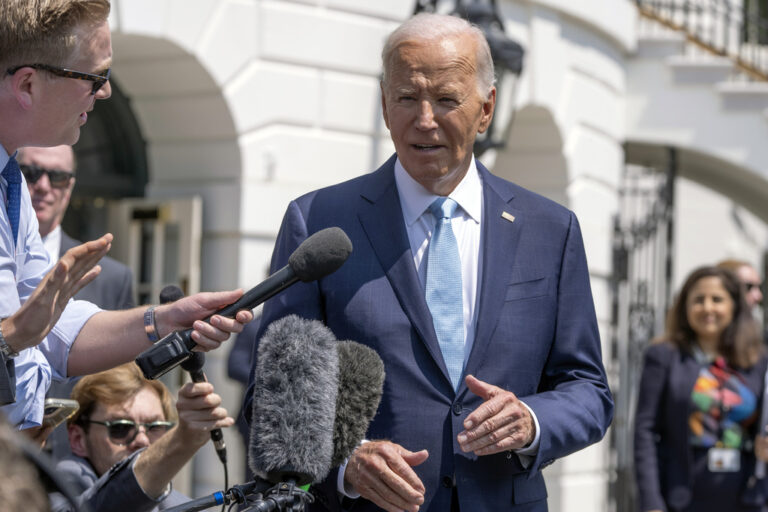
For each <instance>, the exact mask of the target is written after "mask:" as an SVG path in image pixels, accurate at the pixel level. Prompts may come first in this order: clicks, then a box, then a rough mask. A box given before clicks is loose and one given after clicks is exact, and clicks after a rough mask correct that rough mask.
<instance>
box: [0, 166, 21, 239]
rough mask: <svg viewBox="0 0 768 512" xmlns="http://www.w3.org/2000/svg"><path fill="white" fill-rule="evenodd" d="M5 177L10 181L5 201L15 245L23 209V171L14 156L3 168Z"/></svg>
mask: <svg viewBox="0 0 768 512" xmlns="http://www.w3.org/2000/svg"><path fill="white" fill-rule="evenodd" d="M2 174H3V178H5V180H6V181H7V182H8V194H7V198H8V199H7V201H6V203H5V210H6V211H7V212H8V220H9V221H10V222H11V230H12V231H13V245H14V246H15V245H16V241H17V240H18V237H19V211H20V209H21V171H20V170H19V164H18V163H17V162H16V159H15V158H14V157H11V158H10V159H8V163H7V164H5V169H3V173H2Z"/></svg>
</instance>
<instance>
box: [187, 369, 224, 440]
mask: <svg viewBox="0 0 768 512" xmlns="http://www.w3.org/2000/svg"><path fill="white" fill-rule="evenodd" d="M176 410H177V411H178V412H179V425H178V427H176V428H177V429H178V433H177V435H180V436H182V437H184V438H185V439H188V440H189V441H190V442H192V443H197V444H199V445H201V446H202V445H203V444H205V443H206V442H207V441H208V440H209V439H210V438H211V436H210V432H211V430H213V429H215V428H228V427H231V426H232V425H234V423H235V420H234V419H232V418H231V417H229V416H228V415H227V410H226V409H224V408H223V407H221V397H220V396H219V395H217V394H216V393H214V390H213V385H212V384H210V383H208V382H187V383H186V384H184V386H183V387H182V388H181V389H180V390H179V399H178V401H177V402H176Z"/></svg>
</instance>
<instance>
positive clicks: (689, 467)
mask: <svg viewBox="0 0 768 512" xmlns="http://www.w3.org/2000/svg"><path fill="white" fill-rule="evenodd" d="M765 369H766V358H765V356H764V355H763V349H762V341H761V339H760V335H759V330H758V327H757V324H756V323H755V321H754V320H753V318H752V315H751V313H750V311H749V309H748V307H747V305H746V302H745V299H744V294H743V292H742V289H741V285H740V284H739V281H738V280H737V278H736V276H734V275H733V274H732V273H731V272H729V271H728V270H724V269H720V268H717V267H702V268H699V269H697V270H695V271H694V272H693V273H691V275H690V276H689V277H688V279H687V280H686V281H685V284H684V285H683V287H682V289H681V290H680V294H679V296H678V297H677V300H676V301H675V304H674V305H673V306H672V308H671V310H670V311H669V314H668V317H667V328H666V333H665V336H664V337H662V338H661V339H660V340H659V342H657V343H654V344H652V345H651V346H650V347H649V348H648V350H647V351H646V353H645V360H644V367H643V373H642V377H641V380H640V393H639V397H638V402H637V414H636V417H635V473H636V475H635V476H636V480H637V487H638V493H639V499H640V510H642V511H643V512H648V511H662V510H663V511H670V512H672V511H675V512H682V511H685V512H700V511H701V512H705V511H712V512H715V511H716V512H726V511H727V512H741V511H751V510H760V507H759V506H758V507H755V506H751V505H746V504H743V502H742V499H741V497H742V494H743V493H744V491H745V489H746V487H747V481H748V480H749V477H750V476H751V475H752V472H753V468H754V463H755V443H754V440H755V438H756V435H757V423H758V422H757V421H756V420H757V417H758V405H759V402H760V400H761V398H760V397H761V391H762V388H763V377H764V374H765ZM758 444H759V446H760V449H759V451H760V454H761V458H763V459H765V458H766V457H765V456H764V455H765V454H764V452H765V449H764V447H765V443H764V442H760V443H758Z"/></svg>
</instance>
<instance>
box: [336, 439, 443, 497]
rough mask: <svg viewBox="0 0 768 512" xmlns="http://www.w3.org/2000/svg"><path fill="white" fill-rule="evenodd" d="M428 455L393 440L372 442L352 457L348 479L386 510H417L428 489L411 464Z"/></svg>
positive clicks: (345, 475)
mask: <svg viewBox="0 0 768 512" xmlns="http://www.w3.org/2000/svg"><path fill="white" fill-rule="evenodd" d="M427 457H429V453H427V450H421V451H419V452H411V451H408V450H406V449H405V448H403V447H402V446H400V445H397V444H394V443H391V442H389V441H371V442H368V443H365V444H363V445H361V446H360V447H358V448H357V449H356V450H355V451H354V453H353V454H352V456H351V457H350V459H349V462H348V463H347V469H346V472H345V473H344V482H345V484H347V485H349V486H351V487H352V488H354V490H355V491H357V492H358V493H359V494H360V496H362V497H363V498H365V499H368V500H370V501H372V502H373V503H375V504H376V505H378V506H379V507H381V508H383V509H384V510H387V511H389V512H399V511H403V510H406V511H409V512H416V511H417V510H419V506H420V505H421V504H423V503H424V492H425V489H424V484H422V483H421V480H420V479H419V477H418V476H416V473H415V472H414V471H413V469H411V467H412V466H418V465H419V464H421V463H422V462H424V461H425V460H427Z"/></svg>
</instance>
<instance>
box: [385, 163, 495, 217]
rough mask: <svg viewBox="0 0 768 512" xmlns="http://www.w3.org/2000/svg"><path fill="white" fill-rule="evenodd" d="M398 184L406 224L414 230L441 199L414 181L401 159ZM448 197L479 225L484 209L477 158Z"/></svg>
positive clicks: (396, 171)
mask: <svg viewBox="0 0 768 512" xmlns="http://www.w3.org/2000/svg"><path fill="white" fill-rule="evenodd" d="M395 184H396V185H397V191H398V193H399V194H400V203H401V205H402V208H403V218H404V219H405V224H406V225H407V226H412V225H413V223H414V222H416V221H417V220H418V219H419V217H421V216H422V215H423V214H424V212H425V211H427V209H428V208H429V205H430V204H432V201H434V200H435V199H437V197H438V196H436V195H435V194H433V193H431V192H429V191H428V190H427V189H425V188H424V187H423V186H422V185H421V184H420V183H418V182H417V181H416V180H414V179H413V178H412V177H411V175H410V174H408V171H406V170H405V168H404V167H403V164H402V163H400V158H399V157H398V159H397V160H396V161H395ZM448 197H450V198H451V199H453V200H454V201H456V202H457V203H458V205H459V206H460V207H461V209H462V210H464V212H465V213H466V214H467V216H468V217H470V218H471V219H472V220H474V221H475V222H476V223H478V224H479V223H480V218H481V214H482V209H483V183H482V180H481V179H480V173H479V171H478V170H477V163H476V162H475V156H474V155H472V161H471V162H470V163H469V170H468V171H467V174H466V175H465V176H464V178H463V179H462V180H461V181H460V182H459V184H458V185H457V186H456V188H455V189H453V192H451V193H450V194H448Z"/></svg>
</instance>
